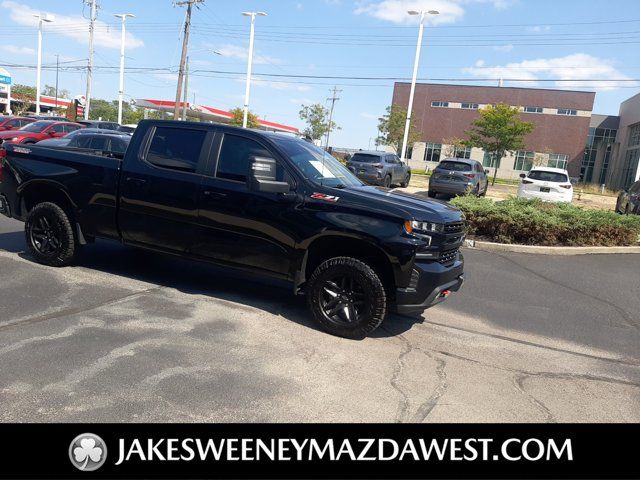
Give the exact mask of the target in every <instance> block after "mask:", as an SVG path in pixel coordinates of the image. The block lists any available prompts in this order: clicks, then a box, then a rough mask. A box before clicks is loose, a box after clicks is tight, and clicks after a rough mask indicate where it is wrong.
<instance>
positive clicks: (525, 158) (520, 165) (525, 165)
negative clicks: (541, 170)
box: [513, 150, 534, 172]
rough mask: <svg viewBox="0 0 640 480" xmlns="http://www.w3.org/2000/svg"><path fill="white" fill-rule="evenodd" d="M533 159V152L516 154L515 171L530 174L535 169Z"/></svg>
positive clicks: (519, 151) (520, 151) (518, 152)
mask: <svg viewBox="0 0 640 480" xmlns="http://www.w3.org/2000/svg"><path fill="white" fill-rule="evenodd" d="M533 157H534V153H533V152H525V151H522V150H518V151H517V152H516V160H515V162H513V169H514V170H523V171H525V172H528V171H529V170H531V167H533Z"/></svg>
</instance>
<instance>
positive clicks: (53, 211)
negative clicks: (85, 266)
mask: <svg viewBox="0 0 640 480" xmlns="http://www.w3.org/2000/svg"><path fill="white" fill-rule="evenodd" d="M24 230H25V236H26V241H27V248H28V249H29V252H30V253H31V255H33V257H34V258H35V260H36V262H38V263H42V264H43V265H49V266H51V267H64V266H66V265H69V264H71V263H72V262H73V260H74V259H75V256H76V253H77V250H78V247H77V245H76V240H75V234H74V231H73V226H72V224H71V221H70V220H69V216H68V215H67V213H66V212H65V211H64V210H63V209H62V208H60V207H59V206H58V205H56V204H55V203H50V202H44V203H39V204H38V205H36V206H35V207H33V208H32V209H31V211H30V212H29V214H28V215H27V221H26V222H25V227H24Z"/></svg>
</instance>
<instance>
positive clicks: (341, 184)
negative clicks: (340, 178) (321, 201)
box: [333, 183, 347, 189]
mask: <svg viewBox="0 0 640 480" xmlns="http://www.w3.org/2000/svg"><path fill="white" fill-rule="evenodd" d="M333 188H340V189H342V188H347V186H346V185H345V184H343V183H339V184H337V185H334V186H333Z"/></svg>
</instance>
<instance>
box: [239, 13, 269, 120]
mask: <svg viewBox="0 0 640 480" xmlns="http://www.w3.org/2000/svg"><path fill="white" fill-rule="evenodd" d="M242 15H244V16H245V17H251V33H250V34H249V58H248V60H247V85H246V88H245V91H244V116H243V117H242V128H247V119H248V117H249V91H250V90H251V63H252V62H253V36H254V30H255V23H256V16H260V17H266V16H267V14H266V13H264V12H242Z"/></svg>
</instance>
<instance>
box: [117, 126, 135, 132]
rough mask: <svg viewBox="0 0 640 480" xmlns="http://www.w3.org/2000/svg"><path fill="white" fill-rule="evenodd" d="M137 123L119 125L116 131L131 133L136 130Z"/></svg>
mask: <svg viewBox="0 0 640 480" xmlns="http://www.w3.org/2000/svg"><path fill="white" fill-rule="evenodd" d="M136 127H137V125H120V126H119V127H118V131H119V132H122V133H128V134H133V132H135V131H136Z"/></svg>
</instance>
